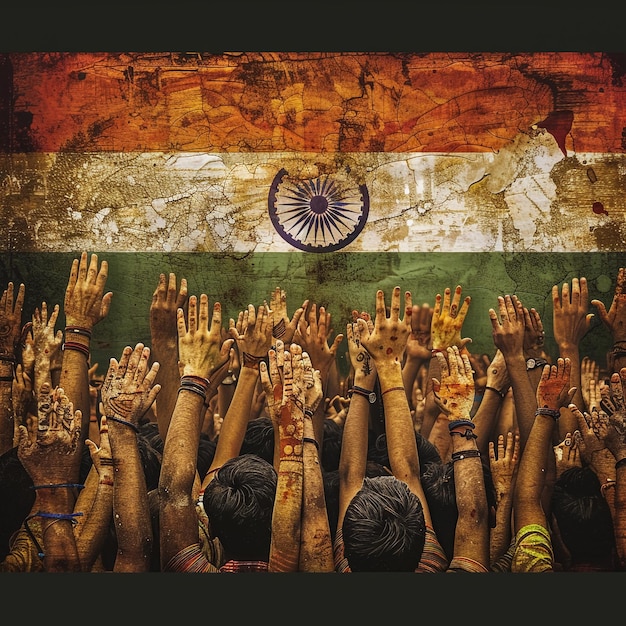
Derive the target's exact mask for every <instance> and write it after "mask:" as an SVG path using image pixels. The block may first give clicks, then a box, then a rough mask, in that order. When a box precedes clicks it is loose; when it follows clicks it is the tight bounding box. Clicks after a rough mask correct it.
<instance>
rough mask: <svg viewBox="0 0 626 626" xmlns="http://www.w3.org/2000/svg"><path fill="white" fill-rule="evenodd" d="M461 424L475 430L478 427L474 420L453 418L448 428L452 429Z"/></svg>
mask: <svg viewBox="0 0 626 626" xmlns="http://www.w3.org/2000/svg"><path fill="white" fill-rule="evenodd" d="M459 426H465V427H466V428H471V429H472V430H474V428H476V424H474V422H472V420H453V421H451V422H449V423H448V430H450V431H451V430H452V429H453V428H457V427H459Z"/></svg>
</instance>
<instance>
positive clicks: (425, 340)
mask: <svg viewBox="0 0 626 626" xmlns="http://www.w3.org/2000/svg"><path fill="white" fill-rule="evenodd" d="M433 313H434V309H433V308H432V307H431V306H430V304H428V302H424V304H422V306H420V305H419V304H414V305H413V309H412V311H411V332H410V333H409V336H408V339H407V342H406V356H407V358H412V359H418V360H421V361H425V360H427V359H430V356H431V353H430V334H431V328H432V321H433Z"/></svg>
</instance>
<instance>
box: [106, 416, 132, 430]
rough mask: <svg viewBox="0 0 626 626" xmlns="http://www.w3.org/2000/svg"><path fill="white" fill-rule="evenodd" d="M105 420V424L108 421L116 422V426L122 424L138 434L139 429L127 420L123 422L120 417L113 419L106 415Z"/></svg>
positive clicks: (113, 417)
mask: <svg viewBox="0 0 626 626" xmlns="http://www.w3.org/2000/svg"><path fill="white" fill-rule="evenodd" d="M106 418H107V422H108V421H109V420H112V421H114V422H117V423H118V424H124V426H128V427H129V428H132V429H133V430H134V431H135V432H136V433H137V434H139V428H138V427H137V426H136V425H135V424H133V423H132V422H129V421H128V420H124V419H122V418H121V417H115V415H107V416H106Z"/></svg>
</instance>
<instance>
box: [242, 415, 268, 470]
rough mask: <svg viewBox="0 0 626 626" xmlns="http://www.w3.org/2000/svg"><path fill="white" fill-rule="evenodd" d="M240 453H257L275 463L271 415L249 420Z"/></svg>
mask: <svg viewBox="0 0 626 626" xmlns="http://www.w3.org/2000/svg"><path fill="white" fill-rule="evenodd" d="M239 454H256V455H257V456H260V457H261V458H262V459H264V460H266V461H267V462H268V463H272V464H273V463H274V424H273V423H272V420H271V419H270V418H269V417H265V416H263V417H256V418H254V419H252V420H250V421H249V422H248V425H247V426H246V432H245V435H244V438H243V441H242V443H241V449H240V451H239Z"/></svg>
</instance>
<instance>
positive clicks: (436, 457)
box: [367, 431, 442, 472]
mask: <svg viewBox="0 0 626 626" xmlns="http://www.w3.org/2000/svg"><path fill="white" fill-rule="evenodd" d="M415 443H416V444H417V454H418V456H419V462H420V472H422V471H423V468H424V467H425V466H426V464H427V463H441V462H442V461H441V455H440V454H439V451H438V450H437V447H436V446H435V445H434V444H433V443H432V442H430V441H428V439H426V437H424V436H423V435H422V434H421V433H418V432H417V431H415ZM367 458H368V459H369V460H370V461H374V462H376V463H379V464H380V465H384V466H385V467H389V466H390V464H391V463H390V461H389V453H388V452H387V434H386V433H382V434H380V435H378V436H377V437H372V438H370V440H369V441H368V448H367Z"/></svg>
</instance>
